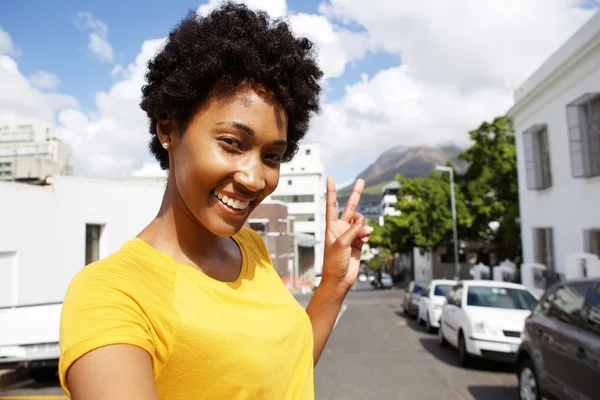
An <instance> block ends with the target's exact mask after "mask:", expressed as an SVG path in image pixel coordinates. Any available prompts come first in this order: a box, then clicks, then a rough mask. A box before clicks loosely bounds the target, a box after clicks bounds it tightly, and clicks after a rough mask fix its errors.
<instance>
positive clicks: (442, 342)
mask: <svg viewBox="0 0 600 400" xmlns="http://www.w3.org/2000/svg"><path fill="white" fill-rule="evenodd" d="M438 344H439V345H440V346H441V347H446V346H447V345H448V342H447V341H446V338H445V337H444V332H443V331H442V320H440V327H439V328H438Z"/></svg>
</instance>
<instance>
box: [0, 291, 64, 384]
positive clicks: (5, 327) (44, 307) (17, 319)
mask: <svg viewBox="0 0 600 400" xmlns="http://www.w3.org/2000/svg"><path fill="white" fill-rule="evenodd" d="M61 309H62V303H52V304H39V305H25V306H17V307H3V308H0V369H4V368H7V369H8V368H18V367H27V368H29V374H30V376H31V377H32V378H34V379H36V380H38V381H48V380H52V379H55V378H56V376H57V373H58V359H59V357H60V348H59V344H58V338H59V327H60V313H61Z"/></svg>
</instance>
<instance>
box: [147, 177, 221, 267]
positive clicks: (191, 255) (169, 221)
mask: <svg viewBox="0 0 600 400" xmlns="http://www.w3.org/2000/svg"><path fill="white" fill-rule="evenodd" d="M138 238H140V239H142V240H144V241H145V242H146V243H148V244H149V245H151V246H152V247H154V248H155V249H156V250H158V251H160V252H163V253H166V254H169V255H170V256H171V257H173V258H174V259H175V260H177V261H180V262H190V261H193V260H199V259H203V258H209V257H210V255H211V254H212V253H214V252H215V251H216V250H217V249H220V248H221V247H222V244H223V238H221V237H219V236H217V235H215V234H214V233H212V232H211V231H209V230H208V229H206V228H205V227H204V226H202V225H201V224H200V223H199V222H198V221H197V220H196V219H195V218H194V216H193V214H192V213H191V211H190V210H189V209H188V207H187V206H186V205H185V203H184V202H183V199H182V198H181V196H180V195H179V192H178V191H177V187H176V185H175V184H174V182H171V181H170V179H169V183H168V184H167V188H166V190H165V194H164V196H163V200H162V203H161V206H160V209H159V211H158V214H157V215H156V217H155V218H154V219H153V220H152V222H150V224H149V225H148V226H147V227H146V228H144V230H143V231H142V232H140V234H139V235H138Z"/></svg>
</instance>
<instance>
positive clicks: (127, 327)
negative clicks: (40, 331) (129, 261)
mask: <svg viewBox="0 0 600 400" xmlns="http://www.w3.org/2000/svg"><path fill="white" fill-rule="evenodd" d="M86 269H87V270H86ZM86 269H83V270H81V271H80V272H79V273H78V274H77V275H76V276H75V278H74V279H73V280H72V281H71V283H70V285H69V288H68V290H67V294H66V296H65V300H64V303H63V307H62V313H61V321H60V347H61V358H60V362H59V376H60V381H61V385H62V387H63V389H65V391H67V393H68V389H67V387H66V376H67V372H68V370H69V368H70V367H71V366H72V365H73V363H74V362H75V361H77V359H79V358H80V357H82V356H83V355H85V354H86V353H88V352H90V351H92V350H95V349H97V348H100V347H103V346H107V345H111V344H130V345H134V346H138V347H140V348H142V349H144V350H146V351H147V352H148V353H149V354H150V356H151V357H152V359H154V358H155V357H154V351H155V350H154V346H153V342H152V335H151V331H150V326H151V325H150V323H149V321H148V318H147V317H146V315H145V314H144V312H143V310H142V308H141V306H140V305H139V303H138V302H137V301H136V299H135V298H134V296H132V294H131V293H130V291H129V290H127V281H126V280H124V278H123V277H120V276H117V275H116V274H111V273H110V272H111V271H95V270H94V266H88V267H86Z"/></svg>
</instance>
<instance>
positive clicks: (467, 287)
mask: <svg viewBox="0 0 600 400" xmlns="http://www.w3.org/2000/svg"><path fill="white" fill-rule="evenodd" d="M536 303H537V298H536V297H535V295H534V294H533V293H531V292H530V291H529V290H528V289H527V287H526V286H523V285H519V284H516V283H509V282H498V281H483V280H469V281H462V282H459V283H458V284H457V285H456V286H454V287H453V288H452V289H451V290H450V293H448V296H447V299H446V304H445V305H444V307H443V312H442V319H441V323H440V325H441V326H440V329H439V330H438V341H439V343H440V345H441V346H444V345H446V344H447V343H449V344H450V345H452V346H454V347H456V348H457V349H458V357H459V360H460V364H461V365H463V366H467V365H468V364H469V362H470V361H471V359H473V358H484V359H489V360H493V361H501V362H515V361H516V357H517V350H518V348H519V345H520V344H521V333H522V332H523V329H524V327H525V319H526V318H527V317H528V316H529V314H530V313H531V310H532V309H533V307H534V306H535V304H536Z"/></svg>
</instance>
